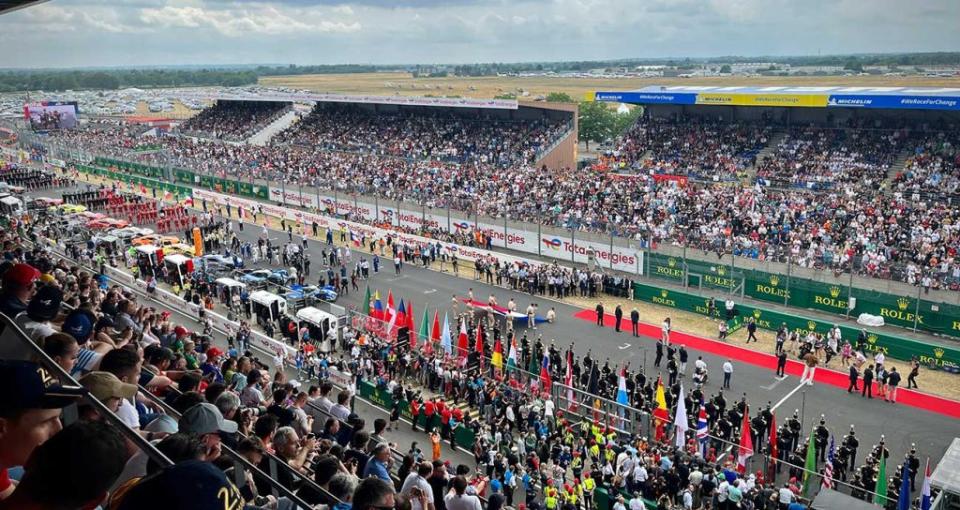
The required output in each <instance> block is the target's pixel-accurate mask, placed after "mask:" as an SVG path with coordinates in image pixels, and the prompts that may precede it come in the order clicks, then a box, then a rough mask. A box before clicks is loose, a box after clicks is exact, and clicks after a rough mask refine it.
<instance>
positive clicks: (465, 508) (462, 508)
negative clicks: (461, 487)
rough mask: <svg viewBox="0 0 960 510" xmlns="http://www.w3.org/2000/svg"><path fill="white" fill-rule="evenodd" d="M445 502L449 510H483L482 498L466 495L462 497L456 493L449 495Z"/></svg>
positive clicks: (444, 499)
mask: <svg viewBox="0 0 960 510" xmlns="http://www.w3.org/2000/svg"><path fill="white" fill-rule="evenodd" d="M443 502H444V503H446V505H447V510H483V507H481V506H480V498H478V497H476V496H472V495H469V494H466V493H465V494H463V495H462V496H458V495H456V494H455V493H450V494H447V496H446V497H445V498H443Z"/></svg>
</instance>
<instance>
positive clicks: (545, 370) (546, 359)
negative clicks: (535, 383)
mask: <svg viewBox="0 0 960 510" xmlns="http://www.w3.org/2000/svg"><path fill="white" fill-rule="evenodd" d="M540 383H541V384H542V385H543V388H542V389H543V391H544V392H545V393H550V388H551V387H552V386H553V381H551V380H550V356H549V355H548V354H547V353H546V352H544V353H543V363H541V364H540Z"/></svg>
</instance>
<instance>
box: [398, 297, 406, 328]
mask: <svg viewBox="0 0 960 510" xmlns="http://www.w3.org/2000/svg"><path fill="white" fill-rule="evenodd" d="M406 325H407V307H406V306H404V305H403V299H401V300H400V306H398V307H397V327H398V328H402V327H405V326H406Z"/></svg>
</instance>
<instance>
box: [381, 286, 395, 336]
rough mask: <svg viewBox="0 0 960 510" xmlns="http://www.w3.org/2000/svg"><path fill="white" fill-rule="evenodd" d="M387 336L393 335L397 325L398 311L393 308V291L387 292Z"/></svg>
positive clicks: (385, 317)
mask: <svg viewBox="0 0 960 510" xmlns="http://www.w3.org/2000/svg"><path fill="white" fill-rule="evenodd" d="M384 319H386V320H387V336H390V335H391V334H392V333H393V326H394V325H396V323H397V309H396V308H395V307H394V306H393V289H390V290H388V291H387V314H386V316H384Z"/></svg>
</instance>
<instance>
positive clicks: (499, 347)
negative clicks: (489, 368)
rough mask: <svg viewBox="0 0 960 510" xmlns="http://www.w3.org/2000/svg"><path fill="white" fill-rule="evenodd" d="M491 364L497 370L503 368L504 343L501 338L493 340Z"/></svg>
mask: <svg viewBox="0 0 960 510" xmlns="http://www.w3.org/2000/svg"><path fill="white" fill-rule="evenodd" d="M490 364H491V365H493V368H496V369H497V370H502V369H503V344H501V343H500V339H499V338H498V339H497V340H496V341H495V342H493V356H492V357H491V359H490Z"/></svg>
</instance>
